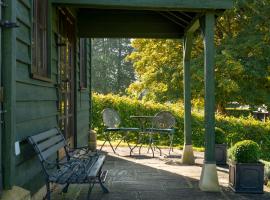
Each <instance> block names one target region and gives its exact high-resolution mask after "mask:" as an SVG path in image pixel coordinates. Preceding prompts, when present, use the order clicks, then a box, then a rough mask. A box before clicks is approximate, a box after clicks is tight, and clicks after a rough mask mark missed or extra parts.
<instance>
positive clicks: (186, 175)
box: [52, 147, 270, 200]
mask: <svg viewBox="0 0 270 200" xmlns="http://www.w3.org/2000/svg"><path fill="white" fill-rule="evenodd" d="M103 150H104V152H103V153H106V154H107V159H106V163H105V166H104V169H107V170H109V174H108V178H107V181H106V185H107V186H108V188H109V190H110V193H109V194H103V193H102V191H101V189H100V187H99V185H96V186H95V187H94V189H93V191H92V194H91V200H178V199H179V200H180V199H181V200H189V199H190V200H219V199H220V200H270V190H269V189H267V188H265V193H264V194H236V193H234V192H232V190H230V189H229V187H228V168H227V167H218V168H217V169H218V177H219V183H220V186H221V192H216V193H211V192H203V191H201V190H200V189H199V186H198V185H199V179H200V174H201V170H202V164H203V153H201V152H195V157H196V164H195V165H192V166H188V165H182V164H181V162H180V161H181V154H182V151H181V150H177V149H175V150H174V152H173V154H172V155H170V156H169V155H166V153H164V154H163V155H162V156H158V155H159V154H158V152H156V154H155V155H157V156H156V157H155V158H152V154H150V153H148V154H147V149H146V148H144V149H142V152H143V154H142V155H139V154H138V152H136V151H134V155H133V156H129V149H128V148H127V147H119V148H118V149H117V153H118V155H116V154H113V152H112V150H111V149H110V148H109V147H104V148H103ZM167 151H168V150H167V149H163V150H162V152H167ZM59 191H60V190H59V189H56V190H55V191H54V192H53V198H52V200H64V199H65V200H71V199H72V200H86V199H87V192H88V185H72V186H70V189H69V192H68V193H67V194H65V195H64V196H63V195H61V193H60V192H59Z"/></svg>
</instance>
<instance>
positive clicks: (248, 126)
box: [92, 94, 270, 160]
mask: <svg viewBox="0 0 270 200" xmlns="http://www.w3.org/2000/svg"><path fill="white" fill-rule="evenodd" d="M106 107H111V108H114V109H115V110H117V111H118V112H119V114H120V117H121V120H122V123H121V126H123V127H138V122H137V121H136V120H134V119H131V118H130V116H131V115H154V114H155V113H157V112H159V111H161V110H169V111H171V112H172V113H173V115H174V116H175V117H176V127H175V128H176V132H175V140H174V144H175V145H183V143H184V117H183V113H184V109H183V103H181V102H178V103H175V104H159V103H155V102H144V101H139V100H134V99H130V98H128V97H120V96H118V95H112V94H109V95H100V94H94V95H93V114H92V116H93V128H94V129H95V130H96V131H97V132H98V136H99V138H100V135H101V133H102V130H103V123H102V116H101V112H102V110H103V109H104V108H106ZM204 124H205V123H204V117H203V113H201V112H198V111H195V110H194V111H193V112H192V142H193V145H194V146H195V147H204V144H205V134H204ZM216 126H217V127H219V128H221V129H222V130H224V132H225V135H226V141H227V143H228V145H229V146H232V145H233V144H235V143H236V142H239V141H242V140H246V139H250V140H254V141H255V142H257V143H258V144H260V148H261V150H262V158H263V159H265V160H270V154H269V152H270V122H269V121H267V122H266V123H263V122H261V121H258V120H255V119H254V118H253V117H248V118H244V117H237V118H236V117H232V116H222V115H219V114H217V115H216ZM133 139H134V141H135V138H133ZM167 142H168V139H167V138H161V139H160V144H167Z"/></svg>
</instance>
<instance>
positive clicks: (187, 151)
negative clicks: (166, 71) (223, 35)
mask: <svg viewBox="0 0 270 200" xmlns="http://www.w3.org/2000/svg"><path fill="white" fill-rule="evenodd" d="M192 39H193V33H187V34H186V35H185V37H184V42H183V54H184V55H183V69H184V105H185V106H184V111H185V113H184V115H185V117H184V134H185V135H184V137H185V138H184V139H185V144H184V150H183V155H182V163H183V164H194V154H193V149H192V138H191V136H192V134H191V133H192V131H191V88H190V59H191V49H192Z"/></svg>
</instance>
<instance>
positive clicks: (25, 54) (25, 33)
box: [13, 0, 90, 192]
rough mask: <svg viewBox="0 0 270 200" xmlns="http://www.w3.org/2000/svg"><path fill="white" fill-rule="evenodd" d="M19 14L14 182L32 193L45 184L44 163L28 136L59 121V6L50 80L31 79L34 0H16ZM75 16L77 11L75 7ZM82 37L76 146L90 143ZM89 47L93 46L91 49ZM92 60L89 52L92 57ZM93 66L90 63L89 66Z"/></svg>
mask: <svg viewBox="0 0 270 200" xmlns="http://www.w3.org/2000/svg"><path fill="white" fill-rule="evenodd" d="M16 2H17V7H16V17H17V22H18V24H19V25H20V27H19V28H17V29H16V73H15V74H16V76H15V78H16V83H15V87H16V89H15V91H16V109H15V118H16V124H15V125H14V126H15V127H16V128H15V130H16V131H15V140H16V141H20V148H21V154H20V155H19V156H16V157H15V161H14V164H15V169H14V170H15V171H14V177H15V180H14V181H13V182H14V184H15V185H18V186H21V187H24V188H26V189H28V190H30V191H31V192H35V191H37V190H38V189H39V188H40V187H41V186H42V185H44V183H45V182H44V179H43V176H42V173H41V165H40V163H39V162H38V160H37V157H36V156H35V153H34V151H33V149H32V147H31V146H30V145H29V144H28V143H27V141H26V138H27V137H28V136H30V135H34V134H37V133H39V132H42V131H44V130H47V129H50V128H52V127H56V126H57V124H58V108H57V105H58V99H59V96H58V91H57V87H56V85H57V83H58V66H57V65H58V53H57V52H58V51H57V45H56V41H55V38H54V37H55V36H56V35H57V32H58V30H57V27H58V26H57V18H58V15H57V9H56V7H54V8H53V9H52V34H50V35H52V37H53V38H52V46H51V48H50V49H51V62H49V63H50V64H51V68H50V72H51V82H45V81H40V80H37V79H33V78H31V76H30V75H31V32H32V31H31V22H32V19H31V12H32V8H31V3H32V1H31V0H16ZM72 12H73V14H74V16H76V15H77V14H76V12H75V10H72ZM78 41H79V39H78V40H77V48H76V58H75V59H76V67H75V70H74V73H76V74H75V79H76V83H75V84H76V91H75V95H76V98H75V100H76V102H75V103H76V113H75V117H76V118H75V119H76V120H75V127H76V129H75V131H76V134H77V146H82V145H87V141H88V132H89V107H90V106H89V89H90V87H88V88H87V89H85V90H82V91H80V89H79V85H80V80H79V77H80V60H79V42H78ZM89 49H90V48H89ZM87 59H88V60H90V54H89V58H87ZM88 67H89V69H90V65H89V66H88Z"/></svg>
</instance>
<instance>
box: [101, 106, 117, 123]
mask: <svg viewBox="0 0 270 200" xmlns="http://www.w3.org/2000/svg"><path fill="white" fill-rule="evenodd" d="M102 118H103V123H104V125H105V126H106V127H108V128H117V127H118V126H119V125H120V123H121V119H120V116H119V115H118V113H117V112H116V111H115V110H114V109H112V108H106V109H104V110H103V111H102Z"/></svg>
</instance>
